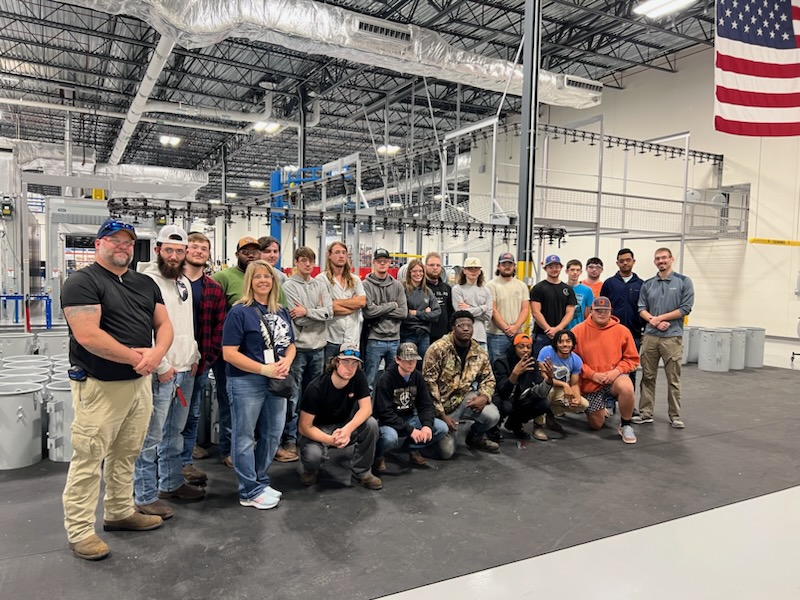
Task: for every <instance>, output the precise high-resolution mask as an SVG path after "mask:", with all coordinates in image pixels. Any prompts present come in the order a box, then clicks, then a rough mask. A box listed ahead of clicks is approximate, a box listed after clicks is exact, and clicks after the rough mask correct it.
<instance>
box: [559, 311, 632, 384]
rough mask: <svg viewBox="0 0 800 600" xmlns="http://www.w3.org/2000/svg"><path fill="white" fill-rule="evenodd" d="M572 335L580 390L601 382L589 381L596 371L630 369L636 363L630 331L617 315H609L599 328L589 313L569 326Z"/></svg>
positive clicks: (628, 370)
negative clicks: (578, 365)
mask: <svg viewBox="0 0 800 600" xmlns="http://www.w3.org/2000/svg"><path fill="white" fill-rule="evenodd" d="M572 333H574V334H575V339H576V340H577V341H578V343H577V345H576V346H575V354H577V355H578V356H580V357H581V360H582V361H583V368H582V369H581V381H580V386H581V391H582V392H594V391H597V390H599V389H600V388H601V387H602V386H601V385H600V384H599V383H595V382H594V381H592V375H594V374H595V373H596V372H598V371H599V372H601V373H602V372H605V371H610V370H611V369H617V370H618V371H619V372H620V373H630V372H632V371H634V370H635V369H636V367H637V366H638V364H639V353H638V352H637V351H636V344H634V343H633V336H631V332H630V331H629V330H628V328H627V327H625V326H624V325H620V324H619V319H618V318H617V317H614V316H612V317H611V319H610V320H609V321H608V324H607V325H606V326H605V327H603V328H602V329H601V328H599V327H598V326H597V325H595V323H594V321H592V319H591V317H589V318H587V319H586V320H585V321H584V322H583V323H581V324H580V325H576V326H575V327H573V328H572Z"/></svg>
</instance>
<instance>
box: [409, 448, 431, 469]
mask: <svg viewBox="0 0 800 600" xmlns="http://www.w3.org/2000/svg"><path fill="white" fill-rule="evenodd" d="M408 458H410V459H411V464H412V465H416V466H418V467H424V466H425V465H427V464H428V461H427V460H425V457H424V456H422V454H420V453H419V452H417V451H416V450H412V451H411V452H409V453H408Z"/></svg>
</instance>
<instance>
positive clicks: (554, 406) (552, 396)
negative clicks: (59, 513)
mask: <svg viewBox="0 0 800 600" xmlns="http://www.w3.org/2000/svg"><path fill="white" fill-rule="evenodd" d="M547 399H548V400H549V401H550V411H551V412H552V413H553V414H554V415H555V416H557V417H560V416H561V415H563V414H566V413H568V412H571V413H576V414H580V413H583V412H586V409H587V408H589V401H588V400H587V399H586V398H584V397H583V396H581V400H580V404H579V405H578V406H574V407H573V406H569V405H568V404H567V405H565V404H564V388H562V387H554V388H552V389H551V390H550V393H549V394H547ZM542 422H544V421H542Z"/></svg>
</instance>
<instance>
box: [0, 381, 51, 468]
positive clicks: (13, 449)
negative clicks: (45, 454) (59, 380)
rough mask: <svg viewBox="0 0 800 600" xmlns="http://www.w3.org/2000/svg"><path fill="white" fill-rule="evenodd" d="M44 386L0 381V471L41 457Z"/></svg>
mask: <svg viewBox="0 0 800 600" xmlns="http://www.w3.org/2000/svg"><path fill="white" fill-rule="evenodd" d="M41 399H42V385H41V384H39V383H0V470H9V469H20V468H22V467H29V466H31V465H34V464H36V463H38V462H39V461H40V460H42V413H41V408H40V407H41Z"/></svg>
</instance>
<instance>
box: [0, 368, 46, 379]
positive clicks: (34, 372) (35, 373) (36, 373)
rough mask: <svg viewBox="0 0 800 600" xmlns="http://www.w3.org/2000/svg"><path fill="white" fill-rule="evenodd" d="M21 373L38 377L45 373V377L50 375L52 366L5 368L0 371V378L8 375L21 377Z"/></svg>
mask: <svg viewBox="0 0 800 600" xmlns="http://www.w3.org/2000/svg"><path fill="white" fill-rule="evenodd" d="M20 375H25V376H30V377H37V376H40V375H43V376H45V377H48V378H49V377H50V368H49V367H40V366H28V367H18V368H14V369H8V368H5V367H4V368H3V370H2V371H0V379H5V378H6V377H19V376H20Z"/></svg>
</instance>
